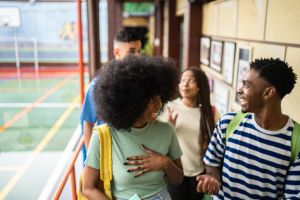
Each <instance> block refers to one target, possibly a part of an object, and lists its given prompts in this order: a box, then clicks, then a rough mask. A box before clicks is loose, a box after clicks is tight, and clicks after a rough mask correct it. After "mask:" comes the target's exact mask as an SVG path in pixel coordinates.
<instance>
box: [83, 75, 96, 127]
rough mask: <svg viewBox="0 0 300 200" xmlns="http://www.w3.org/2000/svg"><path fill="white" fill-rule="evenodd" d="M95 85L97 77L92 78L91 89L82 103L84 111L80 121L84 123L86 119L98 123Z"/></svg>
mask: <svg viewBox="0 0 300 200" xmlns="http://www.w3.org/2000/svg"><path fill="white" fill-rule="evenodd" d="M94 86H95V79H94V80H92V82H91V84H90V86H89V89H88V91H87V93H86V95H85V98H84V102H83V105H82V111H81V115H80V121H81V123H82V124H83V122H84V121H87V122H91V123H96V121H97V116H96V111H95V103H94V100H93V90H94Z"/></svg>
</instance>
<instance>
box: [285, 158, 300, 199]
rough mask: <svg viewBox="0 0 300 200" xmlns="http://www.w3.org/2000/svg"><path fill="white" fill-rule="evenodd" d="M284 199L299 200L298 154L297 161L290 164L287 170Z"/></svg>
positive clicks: (299, 172) (299, 168) (299, 161)
mask: <svg viewBox="0 0 300 200" xmlns="http://www.w3.org/2000/svg"><path fill="white" fill-rule="evenodd" d="M284 199H291V200H292V199H300V154H298V157H297V159H296V160H295V161H294V162H293V163H291V166H290V168H289V170H288V173H287V177H286V182H285V189H284Z"/></svg>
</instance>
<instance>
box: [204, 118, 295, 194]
mask: <svg viewBox="0 0 300 200" xmlns="http://www.w3.org/2000/svg"><path fill="white" fill-rule="evenodd" d="M235 114H236V113H228V114H225V115H224V116H223V117H222V118H221V119H220V120H219V121H218V123H217V126H216V128H215V130H214V133H213V136H212V139H211V142H210V144H209V147H208V150H207V152H206V154H205V157H204V162H205V163H206V164H207V165H210V166H215V167H217V166H222V165H223V167H222V184H221V190H220V192H219V193H218V195H217V196H214V199H230V200H232V199H241V200H246V199H281V198H283V197H285V198H287V199H300V159H299V157H298V160H296V161H295V162H294V163H291V167H290V156H291V135H292V131H293V127H294V122H293V121H292V120H291V119H290V118H289V120H288V122H287V123H286V125H285V126H284V127H283V128H282V129H280V130H278V131H268V130H265V129H263V128H261V127H260V126H258V125H257V124H256V122H255V120H254V115H253V114H249V115H247V117H245V118H244V119H243V121H242V123H241V124H240V126H239V127H238V128H237V129H236V130H235V132H234V134H231V136H230V137H229V139H228V141H226V139H225V133H226V128H227V125H228V124H229V122H230V121H231V119H232V118H233V117H234V116H235ZM225 143H226V144H225ZM223 158H224V159H223Z"/></svg>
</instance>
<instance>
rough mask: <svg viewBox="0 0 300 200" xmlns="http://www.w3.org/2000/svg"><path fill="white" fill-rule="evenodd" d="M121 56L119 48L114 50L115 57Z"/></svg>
mask: <svg viewBox="0 0 300 200" xmlns="http://www.w3.org/2000/svg"><path fill="white" fill-rule="evenodd" d="M119 54H120V49H119V48H114V56H115V58H117V57H118V56H119Z"/></svg>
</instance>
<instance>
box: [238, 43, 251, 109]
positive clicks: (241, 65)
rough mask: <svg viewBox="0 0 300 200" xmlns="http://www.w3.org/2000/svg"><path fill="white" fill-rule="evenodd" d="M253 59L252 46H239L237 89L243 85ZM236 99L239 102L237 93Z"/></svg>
mask: <svg viewBox="0 0 300 200" xmlns="http://www.w3.org/2000/svg"><path fill="white" fill-rule="evenodd" d="M250 60H251V48H250V47H239V49H238V63H237V64H238V66H237V79H236V90H238V89H239V88H240V87H241V86H242V80H243V78H244V76H245V75H246V72H247V71H248V70H249V69H250V65H249V64H250ZM235 101H236V102H237V103H238V104H239V97H238V94H237V93H236V95H235Z"/></svg>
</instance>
